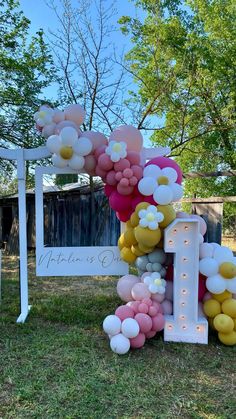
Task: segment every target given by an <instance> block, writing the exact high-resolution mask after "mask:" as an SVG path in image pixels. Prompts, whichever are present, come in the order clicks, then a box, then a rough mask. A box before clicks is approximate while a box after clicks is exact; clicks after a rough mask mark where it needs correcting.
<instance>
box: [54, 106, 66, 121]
mask: <svg viewBox="0 0 236 419" xmlns="http://www.w3.org/2000/svg"><path fill="white" fill-rule="evenodd" d="M64 120H65V114H64V112H63V111H60V110H59V109H55V110H54V115H53V122H55V123H56V124H58V123H59V122H62V121H64Z"/></svg>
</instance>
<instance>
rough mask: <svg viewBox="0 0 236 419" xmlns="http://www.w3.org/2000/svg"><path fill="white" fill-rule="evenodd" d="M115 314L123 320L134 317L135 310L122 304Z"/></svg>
mask: <svg viewBox="0 0 236 419" xmlns="http://www.w3.org/2000/svg"><path fill="white" fill-rule="evenodd" d="M115 315H116V316H117V317H119V319H120V320H121V321H123V320H125V319H128V318H133V317H134V310H132V308H131V307H130V306H127V305H122V306H120V307H118V308H117V309H116V311H115Z"/></svg>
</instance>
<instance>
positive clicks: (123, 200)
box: [109, 191, 132, 212]
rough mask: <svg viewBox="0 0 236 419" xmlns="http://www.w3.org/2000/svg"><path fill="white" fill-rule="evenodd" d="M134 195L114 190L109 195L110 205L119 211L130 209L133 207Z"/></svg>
mask: <svg viewBox="0 0 236 419" xmlns="http://www.w3.org/2000/svg"><path fill="white" fill-rule="evenodd" d="M131 202H132V197H131V196H130V195H121V194H119V192H116V191H114V192H112V194H111V195H110V197H109V203H110V207H111V208H112V209H113V210H114V211H117V212H123V211H129V210H130V209H131Z"/></svg>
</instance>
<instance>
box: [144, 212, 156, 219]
mask: <svg viewBox="0 0 236 419" xmlns="http://www.w3.org/2000/svg"><path fill="white" fill-rule="evenodd" d="M146 220H147V221H154V220H155V215H154V214H152V213H151V212H149V213H148V214H147V215H146Z"/></svg>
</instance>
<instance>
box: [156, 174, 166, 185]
mask: <svg viewBox="0 0 236 419" xmlns="http://www.w3.org/2000/svg"><path fill="white" fill-rule="evenodd" d="M157 183H158V185H169V179H168V177H167V176H159V178H158V179H157Z"/></svg>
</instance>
